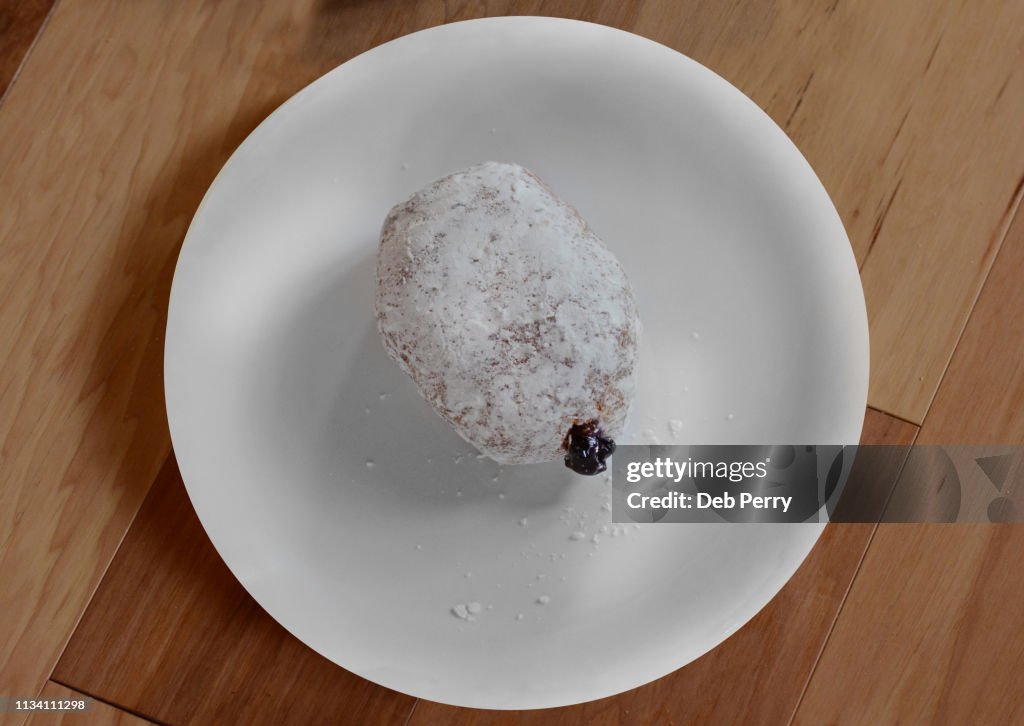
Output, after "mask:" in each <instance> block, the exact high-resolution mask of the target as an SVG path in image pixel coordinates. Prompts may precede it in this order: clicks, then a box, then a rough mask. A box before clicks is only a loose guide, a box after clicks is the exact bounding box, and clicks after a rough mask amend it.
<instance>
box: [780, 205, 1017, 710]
mask: <svg viewBox="0 0 1024 726" xmlns="http://www.w3.org/2000/svg"><path fill="white" fill-rule="evenodd" d="M1021 270H1024V215H1018V216H1017V218H1016V220H1015V221H1014V224H1013V227H1012V229H1011V230H1010V233H1009V235H1008V236H1007V241H1006V244H1005V245H1004V246H1003V249H1002V250H1001V251H1000V254H999V257H998V259H997V261H996V263H995V266H994V268H993V271H992V275H991V277H990V278H989V281H988V284H986V286H985V289H984V291H983V292H982V295H981V297H980V299H979V301H978V305H977V307H976V308H975V310H974V313H973V314H972V316H971V319H970V322H969V324H968V326H967V329H966V330H965V332H964V336H963V339H962V340H961V342H960V345H959V346H958V347H957V350H956V354H955V355H954V357H953V361H952V363H951V364H950V368H949V372H948V374H947V376H946V379H945V381H944V382H943V384H942V387H941V388H940V390H939V394H938V396H937V398H936V400H935V405H934V407H933V408H932V410H931V412H930V413H929V414H928V417H927V419H926V420H925V425H924V427H923V428H922V430H921V434H920V437H919V439H918V440H919V442H920V443H931V444H954V443H955V444H992V443H1000V444H1024V286H1022V285H1021V284H1020V281H1021ZM1022 551H1024V528H1022V527H1020V526H1014V525H988V524H972V525H940V524H935V525H897V524H892V525H883V526H881V527H880V528H879V531H878V533H877V535H876V536H875V538H874V541H873V542H872V544H871V547H870V548H869V550H868V553H867V556H866V558H865V561H864V565H863V567H862V568H861V571H860V573H859V574H858V576H857V579H856V581H855V582H854V586H853V588H852V590H851V593H850V596H849V598H848V600H847V602H846V604H845V606H844V607H843V610H842V613H841V616H840V617H839V619H838V622H837V624H836V627H835V630H834V632H833V634H832V637H831V638H830V639H829V641H828V644H827V647H826V648H825V650H824V652H823V654H822V658H821V661H820V663H819V665H818V667H817V669H816V670H815V672H814V674H813V678H812V679H811V681H810V685H809V687H808V689H807V693H806V695H805V697H804V699H803V701H802V703H801V705H800V709H799V711H798V713H797V716H798V718H797V719H796V721H797V722H798V723H806V724H818V723H871V724H880V723H899V722H903V723H924V722H928V723H932V722H936V721H941V722H943V723H990V724H997V723H999V724H1002V723H1007V724H1008V723H1024V690H1022V689H1021V687H1020V673H1021V672H1022V669H1024V609H1022V608H1021V607H1020V603H1021V601H1022V600H1024V568H1022V567H1021V566H1020V553H1021V552H1022Z"/></svg>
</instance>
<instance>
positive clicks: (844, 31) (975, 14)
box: [635, 0, 1024, 423]
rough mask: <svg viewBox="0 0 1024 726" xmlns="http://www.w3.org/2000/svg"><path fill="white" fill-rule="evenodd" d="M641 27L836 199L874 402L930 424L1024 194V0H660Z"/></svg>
mask: <svg viewBox="0 0 1024 726" xmlns="http://www.w3.org/2000/svg"><path fill="white" fill-rule="evenodd" d="M635 30H636V32H638V33H640V34H642V35H647V36H649V37H651V38H653V39H655V40H659V41H661V42H663V43H666V44H667V45H670V46H672V47H675V48H677V49H679V50H681V51H683V52H685V53H688V54H689V55H691V56H692V57H694V58H696V59H697V60H699V61H701V62H703V63H705V64H706V65H708V66H709V67H710V68H712V69H714V70H715V71H717V72H718V73H720V74H722V75H723V76H725V77H726V78H727V79H729V80H730V81H732V82H733V83H734V84H735V85H737V86H738V87H739V88H740V89H741V90H743V91H744V92H745V93H747V94H748V95H749V96H750V97H751V98H752V99H753V100H754V101H756V102H757V103H758V104H759V105H760V106H761V107H762V108H764V109H765V110H766V111H768V113H769V114H770V115H771V116H772V117H773V118H774V119H775V120H776V121H777V122H778V123H779V124H780V125H782V126H783V127H784V128H785V129H786V131H787V132H788V133H789V134H790V136H791V137H792V138H793V140H794V141H795V142H796V144H797V146H798V147H799V148H800V149H801V151H802V152H803V153H804V155H805V156H806V157H807V159H808V160H809V161H810V162H811V164H812V166H813V167H814V169H815V171H816V172H817V173H818V176H819V177H820V178H821V179H822V182H823V183H824V185H825V187H826V189H827V190H828V191H829V193H830V194H831V196H832V199H833V200H834V202H835V204H836V207H837V209H838V210H839V213H840V215H841V217H842V219H843V222H844V223H845V225H846V228H847V231H848V232H849V235H850V239H851V242H852V244H853V247H854V251H855V253H856V256H857V259H858V261H859V263H860V264H861V266H862V278H863V281H864V287H865V295H866V298H867V304H868V312H869V318H870V326H871V339H872V346H871V355H872V360H871V370H872V375H871V389H870V394H869V399H868V403H869V405H871V406H873V407H875V408H878V409H880V410H883V411H887V412H889V413H892V414H894V415H896V416H899V417H901V418H904V419H907V420H909V421H913V422H916V423H920V422H921V421H923V420H924V414H925V411H926V410H927V408H928V405H929V404H930V402H931V400H932V397H933V395H934V393H935V390H936V389H937V386H938V383H939V380H940V378H941V376H942V373H943V371H944V370H945V368H946V365H947V363H948V361H949V358H950V356H951V354H952V352H953V349H954V347H955V345H956V342H957V339H958V338H959V336H960V333H961V331H962V329H963V326H964V323H965V322H966V320H967V316H968V315H969V313H970V311H971V308H972V307H973V305H974V301H975V299H976V297H977V294H978V292H979V291H980V289H981V286H982V284H983V283H984V279H985V277H986V275H987V273H988V270H989V268H990V266H991V262H992V260H993V259H994V256H995V254H996V252H997V251H998V248H999V245H1000V243H1001V240H1002V237H1003V234H1004V233H1005V230H1006V227H1007V224H1008V223H1009V220H1010V218H1011V216H1012V213H1013V211H1014V210H1015V208H1016V206H1017V204H1018V203H1019V199H1020V196H1021V183H1022V182H1024V179H1022V176H1021V174H1022V170H1024V135H1022V134H1020V132H1019V127H1020V121H1019V120H1020V118H1022V117H1024V64H1022V63H1021V62H1020V56H1019V53H1020V48H1021V46H1022V44H1024V4H1021V3H1012V2H1005V1H1004V0H982V1H981V2H973V1H967V0H952V1H950V2H946V1H943V2H929V3H923V2H916V3H893V2H889V1H888V0H867V1H865V2H855V3H852V2H836V3H831V4H829V5H826V4H818V5H816V6H815V5H813V4H810V3H807V4H804V3H795V2H783V3H778V4H776V3H769V2H760V3H747V2H744V3H730V4H724V3H722V4H718V5H715V6H712V5H711V4H708V3H699V2H686V3H660V2H648V3H645V4H644V7H643V12H642V13H641V15H640V18H639V19H638V21H637V24H636V26H635Z"/></svg>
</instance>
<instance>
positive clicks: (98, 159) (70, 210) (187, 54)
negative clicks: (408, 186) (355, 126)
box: [0, 0, 440, 693]
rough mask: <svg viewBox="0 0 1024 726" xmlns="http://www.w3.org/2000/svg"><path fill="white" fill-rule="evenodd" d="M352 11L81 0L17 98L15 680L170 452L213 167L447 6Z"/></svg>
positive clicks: (6, 285)
mask: <svg viewBox="0 0 1024 726" xmlns="http://www.w3.org/2000/svg"><path fill="white" fill-rule="evenodd" d="M352 7H353V8H354V12H355V13H356V14H357V15H358V16H359V18H362V19H363V20H365V22H363V23H361V24H358V25H357V26H349V25H347V20H348V19H352V18H351V17H350V16H348V15H346V12H344V11H342V12H338V11H337V10H336V8H335V5H334V4H331V3H318V2H317V3H314V2H307V3H305V4H295V5H293V4H290V3H276V4H268V5H263V4H261V5H260V6H259V7H258V8H254V7H252V6H251V4H249V3H242V2H235V3H218V4H214V5H211V4H209V3H206V2H201V1H200V0H191V1H190V2H163V3H158V2H150V3H117V2H112V1H111V2H92V1H91V0H89V1H86V0H65V1H64V2H61V3H60V4H59V6H58V7H57V8H56V10H55V11H54V13H53V15H52V16H51V18H50V21H49V23H48V25H47V28H46V31H45V32H44V33H43V34H42V35H41V36H40V38H39V40H38V42H37V44H36V46H35V49H34V51H33V53H32V54H31V57H30V58H29V60H28V62H27V63H26V64H25V66H24V68H23V69H22V72H21V76H20V77H19V80H18V82H17V83H16V84H14V85H13V86H12V87H11V91H10V93H9V94H8V96H7V97H6V99H5V101H4V103H3V104H2V105H0V159H2V160H3V161H2V163H0V289H3V291H4V305H3V306H2V307H0V451H2V457H3V466H0V542H3V543H4V547H3V549H2V551H0V570H2V571H3V572H4V573H5V576H4V577H3V578H0V612H3V613H4V617H3V618H0V689H2V690H3V691H4V692H9V693H35V692H37V691H38V690H39V689H40V688H42V687H43V685H44V683H45V681H46V678H47V676H48V675H49V673H50V671H51V669H52V668H53V666H54V664H55V663H56V661H57V658H58V656H59V654H60V651H61V649H62V647H63V645H64V643H65V642H66V640H67V638H68V637H69V635H70V633H71V631H72V629H73V628H74V625H75V623H76V622H77V620H78V618H79V617H80V615H81V613H82V611H83V609H84V607H85V605H86V603H87V602H88V599H89V596H90V594H91V593H92V592H93V590H94V589H95V587H96V585H97V583H98V582H99V579H100V577H101V576H102V573H103V571H104V570H105V568H106V566H107V564H108V563H109V561H110V558H111V556H112V555H113V553H114V551H115V550H116V548H117V546H118V543H119V542H120V541H121V538H122V537H123V536H124V533H125V531H126V530H127V528H128V526H129V524H130V522H131V521H132V518H133V517H134V516H135V514H136V512H137V511H138V509H139V506H140V504H141V502H142V500H143V498H144V496H145V494H146V492H147V490H148V488H149V486H150V484H151V483H152V481H153V478H154V476H155V475H156V473H157V471H158V470H159V468H160V466H161V464H162V463H163V462H164V460H165V459H166V458H167V454H168V451H169V449H170V441H169V437H168V433H167V428H166V420H165V414H164V405H163V390H162V380H161V370H162V346H163V330H164V326H165V321H166V300H167V297H168V292H169V286H170V280H171V275H172V272H173V268H174V262H175V259H176V254H177V249H178V247H179V245H180V243H181V240H182V238H183V236H184V232H185V229H186V227H187V225H188V222H189V220H190V218H191V216H192V214H193V212H194V211H195V209H196V207H197V206H198V204H199V201H200V199H201V197H202V195H203V193H204V192H205V190H206V188H207V187H208V185H209V183H210V182H211V181H212V179H213V177H214V175H215V174H216V172H217V171H218V169H219V168H220V166H221V165H222V164H223V162H224V161H225V160H226V159H227V157H228V155H229V154H230V152H231V151H232V150H233V149H234V148H235V147H236V146H237V145H238V143H240V142H241V140H242V139H243V138H244V137H245V135H246V134H247V133H248V132H249V131H250V130H251V129H252V128H253V127H254V126H255V125H256V124H257V123H258V122H259V121H261V120H262V119H263V118H264V117H265V116H266V115H267V113H269V112H270V111H271V110H272V109H273V108H275V107H276V106H277V105H279V104H280V103H281V102H282V101H283V100H284V99H285V98H287V97H288V96H289V95H290V94H292V93H293V92H295V91H296V90H298V89H299V88H301V87H302V86H303V85H305V84H306V83H308V82H309V81H311V80H313V79H314V78H315V77H317V76H318V75H320V74H321V73H323V72H325V71H326V70H328V69H329V68H330V67H332V66H333V65H335V64H336V63H337V62H340V61H342V60H344V59H345V58H346V57H347V55H349V54H354V53H355V52H356V51H358V50H361V49H362V47H364V46H365V45H369V44H374V43H376V42H379V41H380V40H381V39H383V38H384V37H387V36H390V35H397V34H401V33H403V32H406V31H409V30H412V29H415V24H416V23H420V24H422V23H430V22H434V21H435V20H440V18H439V17H436V16H434V15H432V14H431V13H430V12H427V11H424V12H422V13H419V16H418V17H416V18H413V19H412V20H409V18H412V16H410V15H406V14H404V13H401V12H398V10H397V8H398V4H397V3H392V5H391V6H390V7H391V10H390V11H382V12H380V13H378V12H377V11H376V10H375V9H374V8H375V6H374V4H364V3H359V4H354V5H353V6H352ZM431 7H433V6H431ZM367 13H369V15H367ZM321 18H329V19H331V22H325V23H323V24H321V22H320V20H321ZM357 19H358V18H357ZM409 22H412V23H413V25H410V24H409ZM353 27H357V28H358V30H359V32H358V33H356V34H353V32H352V28H353ZM324 33H326V35H325V34H324ZM330 33H333V34H334V35H330ZM381 34H383V35H381Z"/></svg>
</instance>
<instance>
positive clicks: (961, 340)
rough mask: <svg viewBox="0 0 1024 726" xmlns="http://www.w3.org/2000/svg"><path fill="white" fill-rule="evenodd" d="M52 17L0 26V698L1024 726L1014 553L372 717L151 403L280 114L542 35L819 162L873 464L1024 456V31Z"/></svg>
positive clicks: (848, 543)
mask: <svg viewBox="0 0 1024 726" xmlns="http://www.w3.org/2000/svg"><path fill="white" fill-rule="evenodd" d="M52 1H53V0H32V1H30V2H26V1H22V2H17V1H16V0H0V34H2V35H0V84H2V85H3V86H6V87H7V90H6V95H5V96H4V97H3V100H2V101H0V290H2V291H3V292H2V295H3V305H2V308H0V346H2V358H0V360H2V369H0V457H2V458H0V543H3V549H2V552H0V573H3V574H2V578H0V694H6V695H21V696H35V695H36V694H40V693H42V694H44V695H47V696H54V697H58V696H61V695H67V694H70V693H74V692H78V693H84V694H89V695H91V696H93V697H95V698H96V699H97V700H98V701H102V702H104V703H102V704H98V705H97V707H96V709H95V710H94V711H93V712H92V713H91V714H90V716H92V718H91V719H89V721H90V722H92V721H98V720H101V719H106V720H107V721H109V722H111V723H115V722H119V721H124V722H133V721H136V720H138V719H148V720H152V721H157V722H171V723H184V722H188V721H194V722H198V723H233V722H237V723H255V722H267V723H278V722H295V723H318V722H332V723H388V724H414V725H419V724H433V723H445V724H447V723H458V724H470V723H473V724H477V723H488V724H504V723H545V724H548V723H551V724H554V723H558V724H564V725H569V724H582V723H597V724H615V723H637V724H646V723H677V724H682V723H689V722H696V721H700V722H707V723H725V724H731V723H765V724H784V723H789V722H795V723H800V724H818V723H826V722H827V723H839V722H842V723H847V722H854V723H872V724H874V723H896V722H902V723H919V722H922V721H925V722H930V721H940V722H950V723H964V722H972V723H1011V722H1015V723H1022V722H1024V687H1022V686H1021V680H1020V675H1019V674H1020V673H1022V672H1024V608H1022V607H1021V602H1022V600H1024V566H1022V565H1021V552H1024V527H1020V526H1012V525H1005V526H996V525H972V526H967V525H963V526H959V525H957V526H944V525H930V526H929V525H885V526H880V527H874V526H872V525H841V526H839V525H832V526H830V527H829V528H828V529H827V530H826V532H825V534H824V536H823V537H822V539H821V541H820V542H819V543H818V545H817V547H816V548H815V549H814V551H813V552H812V553H811V555H810V557H809V558H808V559H807V561H806V562H805V563H804V565H803V566H802V567H801V569H800V570H799V572H798V573H797V574H796V576H795V577H794V578H793V579H792V581H791V582H790V583H789V584H788V585H787V586H786V587H785V588H784V589H783V591H782V592H781V593H780V594H779V596H778V597H776V598H775V600H773V601H772V603H771V604H770V605H768V606H767V607H766V608H765V609H764V610H763V611H762V612H761V613H760V614H759V615H758V616H757V617H755V618H754V619H753V620H752V621H751V622H750V623H749V624H748V625H747V626H746V627H744V628H743V629H742V630H741V631H740V632H738V633H737V634H736V635H734V636H733V637H732V638H730V639H729V640H728V641H726V642H725V643H723V644H722V645H721V646H720V647H718V648H717V649H715V650H714V651H713V652H711V653H709V654H708V655H706V656H704V657H703V658H701V659H699V660H698V661H696V662H695V663H692V664H691V665H689V666H687V667H685V668H683V669H681V670H680V671H678V672H676V673H674V674H672V675H670V676H668V677H666V678H663V679H662V680H660V681H658V682H656V683H652V684H650V685H647V686H644V687H643V688H639V689H636V690H635V691H631V692H629V693H626V694H623V695H621V696H618V697H615V698H610V699H606V700H603V701H598V702H594V703H589V704H585V705H582V706H577V707H571V708H565V709H558V710H555V711H542V712H528V713H497V712H482V711H471V710H464V709H455V708H450V707H445V706H440V705H438V704H434V703H429V702H425V701H416V700H415V699H413V698H410V697H408V696H405V695H402V694H398V693H395V692H392V691H389V690H387V689H384V688H381V687H379V686H376V685H373V684H371V683H369V682H366V681H363V680H361V679H359V678H357V677H355V676H353V675H351V674H349V673H347V672H346V671H344V670H342V669H340V668H338V667H336V666H334V665H332V664H331V663H329V662H327V661H325V660H324V659H322V658H321V657H319V656H317V655H316V654H314V653H313V652H312V651H311V650H309V649H307V648H305V647H304V646H302V645H301V644H299V643H298V642H297V641H296V640H294V639H293V638H292V637H291V636H289V635H287V634H286V633H285V632H284V631H283V630H282V629H281V628H280V627H279V626H278V625H276V624H275V623H274V622H273V621H272V620H271V619H270V618H269V617H268V616H267V615H266V614H265V613H263V612H262V610H260V609H259V607H258V606H256V605H255V603H254V602H253V601H252V600H251V599H250V598H249V597H248V595H247V594H246V593H245V592H244V590H242V588H241V587H240V585H238V583H237V582H236V581H235V580H234V578H233V577H232V576H231V575H230V573H229V572H228V570H227V568H226V567H225V566H224V564H223V563H222V562H221V561H220V559H219V558H218V557H217V555H216V554H215V552H214V551H213V549H212V547H211V545H210V544H209V542H208V540H207V539H206V537H205V534H204V533H203V531H202V528H201V527H200V526H199V523H198V521H197V520H196V517H195V514H194V512H193V510H192V508H191V506H190V505H189V502H188V499H187V497H186V496H185V493H184V489H183V486H182V483H181V480H180V477H179V475H178V471H177V468H176V466H175V462H174V459H173V456H171V452H170V441H169V438H168V434H167V427H166V423H165V417H164V406H163V399H162V381H161V361H162V346H163V330H164V324H165V320H166V317H165V316H166V307H167V298H168V288H169V284H170V279H171V275H172V272H173V269H174V263H175V259H176V256H177V251H178V247H179V245H180V244H181V241H182V237H183V235H184V232H185V229H186V226H187V225H188V222H189V220H190V218H191V216H192V214H193V212H194V211H195V209H196V206H197V205H198V203H199V200H200V197H201V196H202V194H203V192H204V191H205V189H206V188H207V186H208V185H209V183H210V181H211V180H212V179H213V176H214V174H215V173H216V172H217V170H218V169H219V168H220V166H221V165H222V164H223V163H224V161H225V160H226V159H227V157H228V155H229V154H230V153H231V151H232V150H233V149H234V148H235V147H236V145H237V144H238V143H239V142H240V141H241V140H242V139H243V138H244V137H245V135H246V134H247V133H248V132H249V131H251V130H252V129H253V127H254V126H255V125H256V124H257V123H258V122H259V121H260V120H261V119H262V118H263V117H264V116H266V114H267V113H268V112H269V111H271V110H272V109H273V108H274V107H276V106H277V105H278V104H279V103H281V102H282V101H283V100H284V99H285V98H287V97H288V96H290V95H291V94H292V93H294V92H295V91H297V90H298V89H300V88H302V87H303V86H304V85H305V84H307V83H308V82H310V81H312V80H313V79H314V78H316V77H317V76H319V75H321V74H322V73H324V72H325V71H327V70H328V69H330V68H332V67H334V66H335V65H337V64H339V63H341V62H343V61H345V60H347V59H348V58H351V57H352V56H354V55H356V54H358V53H360V52H362V51H364V50H366V49H368V48H371V47H373V46H375V45H377V44H379V43H381V42H384V41H386V40H389V39H391V38H394V37H397V36H399V35H403V34H405V33H409V32H412V31H414V30H419V29H421V28H426V27H429V26H432V25H436V24H439V23H444V22H449V21H453V20H461V19H466V18H471V17H478V16H483V15H502V14H535V15H560V16H566V17H574V18H581V19H586V20H592V21H596V22H600V23H605V24H607V25H613V26H616V27H620V28H624V29H627V30H631V31H633V32H636V33H639V34H642V35H645V36H648V37H650V38H653V39H655V40H658V41H660V42H662V43H665V44H667V45H669V46H671V47H673V48H676V49H678V50H680V51H682V52H683V53H686V54H687V55H689V56H691V57H693V58H696V59H697V60H698V61H700V62H701V63H703V64H705V65H707V66H708V67H710V68H712V69H714V70H715V71H717V72H718V73H719V74H721V75H723V76H724V77H725V78H727V79H728V80H729V81H731V82H732V83H733V84H735V85H736V86H738V87H739V88H740V89H741V90H743V91H744V92H745V93H747V94H748V95H749V96H750V97H751V98H753V99H754V101H756V102H757V103H758V104H759V105H760V106H761V107H762V108H764V109H765V110H766V111H767V112H768V113H769V114H770V115H771V116H772V117H773V118H774V119H775V120H776V121H777V122H778V123H779V124H780V125H782V126H783V127H784V128H785V129H786V131H787V132H788V133H789V135H790V136H791V137H792V138H793V140H794V141H795V142H796V144H797V145H798V146H799V147H800V149H801V150H802V151H803V152H804V154H805V155H806V156H807V158H808V159H809V160H810V162H811V164H812V165H813V166H814V168H815V169H816V170H817V172H818V174H819V175H820V177H821V180H822V182H823V183H824V185H825V187H826V188H827V189H828V191H829V193H830V194H831V195H832V198H833V199H834V200H835V203H836V206H837V207H838V209H839V212H840V214H841V216H842V218H843V222H844V223H845V225H846V228H847V230H848V231H849V234H850V238H851V240H852V242H853V247H854V250H855V252H856V257H857V260H858V263H859V265H860V270H861V276H862V279H863V282H864V288H865V291H866V294H867V300H868V308H869V316H870V325H871V338H872V350H871V355H872V378H871V390H870V397H869V404H870V406H871V408H870V409H869V410H868V412H867V419H866V428H865V435H864V439H865V441H874V442H878V441H888V442H912V441H915V440H916V441H918V442H933V443H935V442H937V443H952V442H957V443H985V442H989V443H991V442H998V443H1024V284H1022V283H1024V274H1022V273H1024V219H1021V217H1020V216H1017V217H1016V219H1015V214H1016V212H1017V208H1018V206H1019V203H1020V199H1021V194H1022V185H1024V56H1022V55H1021V50H1022V47H1024V3H1021V2H1019V1H1018V0H1001V1H1000V0H827V1H821V2H810V1H808V2H796V1H795V0H779V1H778V2H773V1H772V0H750V1H748V2H725V1H722V2H719V1H718V0H684V1H681V2H673V1H672V0H646V2H628V1H626V0H623V2H618V1H616V2H612V1H611V0H588V1H583V2H569V1H568V0H566V1H561V2H560V1H555V0H552V1H544V0H532V1H531V0H519V1H517V0H299V1H297V2H272V3H271V2H268V3H253V2H244V1H242V0H221V1H220V2H201V1H199V0H134V1H133V2H115V1H114V0H59V2H57V3H56V4H55V5H54V6H53V7H51V3H52ZM37 31H38V33H37ZM68 719H69V720H75V717H68ZM78 719H79V720H86V719H85V717H78ZM46 720H47V719H44V718H34V719H32V722H33V723H37V722H38V723H43V722H46ZM5 722H11V723H19V722H21V719H20V718H16V717H14V716H12V715H8V716H7V717H6V721H5Z"/></svg>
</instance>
